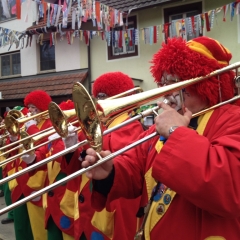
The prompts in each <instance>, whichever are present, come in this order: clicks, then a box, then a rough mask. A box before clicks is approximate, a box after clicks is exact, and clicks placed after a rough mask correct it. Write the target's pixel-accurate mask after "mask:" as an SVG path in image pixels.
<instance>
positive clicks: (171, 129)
mask: <svg viewBox="0 0 240 240" xmlns="http://www.w3.org/2000/svg"><path fill="white" fill-rule="evenodd" d="M178 127H179V126H172V127H170V128H169V135H171V133H173V132H174V131H175V129H177V128H178Z"/></svg>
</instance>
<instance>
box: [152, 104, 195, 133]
mask: <svg viewBox="0 0 240 240" xmlns="http://www.w3.org/2000/svg"><path fill="white" fill-rule="evenodd" d="M157 104H158V106H159V107H160V108H162V110H163V111H162V112H161V113H160V114H159V115H158V116H157V117H156V118H155V125H156V131H157V132H158V133H159V134H160V135H161V136H163V137H165V138H168V137H169V134H170V132H169V130H170V128H171V127H173V126H174V127H175V126H176V127H181V126H185V127H187V126H188V124H189V122H190V120H191V117H192V112H190V111H189V110H188V109H187V108H184V113H183V114H180V113H178V112H177V111H176V110H175V109H174V108H172V107H170V106H169V105H167V104H165V103H164V102H158V103H157Z"/></svg>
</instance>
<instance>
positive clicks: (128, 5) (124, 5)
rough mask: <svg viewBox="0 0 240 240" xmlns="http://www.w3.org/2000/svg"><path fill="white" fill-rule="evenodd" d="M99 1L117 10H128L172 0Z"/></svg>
mask: <svg viewBox="0 0 240 240" xmlns="http://www.w3.org/2000/svg"><path fill="white" fill-rule="evenodd" d="M99 2H101V3H103V4H105V5H107V6H109V7H113V8H115V9H117V10H121V11H128V10H129V9H132V8H138V9H139V8H146V7H150V6H154V5H157V4H161V3H164V2H173V1H171V0H122V1H119V0H99Z"/></svg>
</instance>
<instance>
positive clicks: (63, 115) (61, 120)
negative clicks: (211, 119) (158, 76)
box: [48, 87, 143, 138]
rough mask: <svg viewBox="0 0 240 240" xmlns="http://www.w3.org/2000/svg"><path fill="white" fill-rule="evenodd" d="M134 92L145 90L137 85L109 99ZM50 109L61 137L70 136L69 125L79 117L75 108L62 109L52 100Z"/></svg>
mask: <svg viewBox="0 0 240 240" xmlns="http://www.w3.org/2000/svg"><path fill="white" fill-rule="evenodd" d="M133 92H136V93H139V92H143V90H142V88H140V87H135V88H132V89H130V90H128V91H125V92H123V93H120V94H117V95H114V96H112V97H109V98H107V99H108V100H110V99H116V98H119V97H123V96H127V95H129V94H131V93H133ZM48 111H49V117H50V119H51V122H52V125H53V127H54V129H55V130H56V132H57V133H58V134H59V135H60V136H61V137H64V138H65V137H67V136H68V125H69V123H70V121H72V120H76V119H77V116H76V111H75V109H71V110H64V111H62V110H61V109H60V107H59V106H58V105H57V104H56V103H55V102H50V103H49V105H48Z"/></svg>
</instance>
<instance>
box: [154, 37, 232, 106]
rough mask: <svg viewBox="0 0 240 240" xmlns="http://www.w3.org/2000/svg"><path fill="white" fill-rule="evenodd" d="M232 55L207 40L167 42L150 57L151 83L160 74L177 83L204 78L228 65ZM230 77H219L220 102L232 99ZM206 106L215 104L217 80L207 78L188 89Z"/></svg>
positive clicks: (156, 80)
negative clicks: (165, 74) (171, 77)
mask: <svg viewBox="0 0 240 240" xmlns="http://www.w3.org/2000/svg"><path fill="white" fill-rule="evenodd" d="M231 58H232V54H231V53H230V52H229V50H228V49H227V48H225V47H224V46H223V45H222V44H221V43H219V42H218V41H216V40H214V39H212V38H209V37H198V38H195V39H193V40H190V41H188V42H186V41H185V40H183V39H182V38H172V39H168V41H167V44H165V43H163V44H162V48H161V49H160V50H159V51H158V52H157V53H156V54H154V56H153V59H152V61H151V63H152V66H151V68H150V70H151V73H152V76H153V77H154V80H155V82H160V81H161V78H162V76H163V73H164V72H166V73H167V74H175V75H177V76H178V78H179V80H180V81H183V80H187V79H191V78H195V77H200V76H205V75H207V74H209V73H210V72H212V71H214V70H217V69H220V68H222V67H224V66H227V65H229V61H230V60H231ZM233 77H234V73H233V72H232V71H229V72H225V73H223V74H221V75H220V78H219V79H220V86H221V95H222V100H223V101H226V100H228V99H230V98H232V97H233V96H234V82H233ZM188 90H189V91H192V92H194V93H196V94H197V95H198V96H199V97H200V98H201V99H202V100H207V101H208V103H209V106H213V105H215V104H217V103H218V102H219V99H220V97H219V81H218V77H217V76H215V77H211V78H208V79H207V80H204V81H202V82H200V83H197V84H195V85H193V86H190V87H189V88H188Z"/></svg>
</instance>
